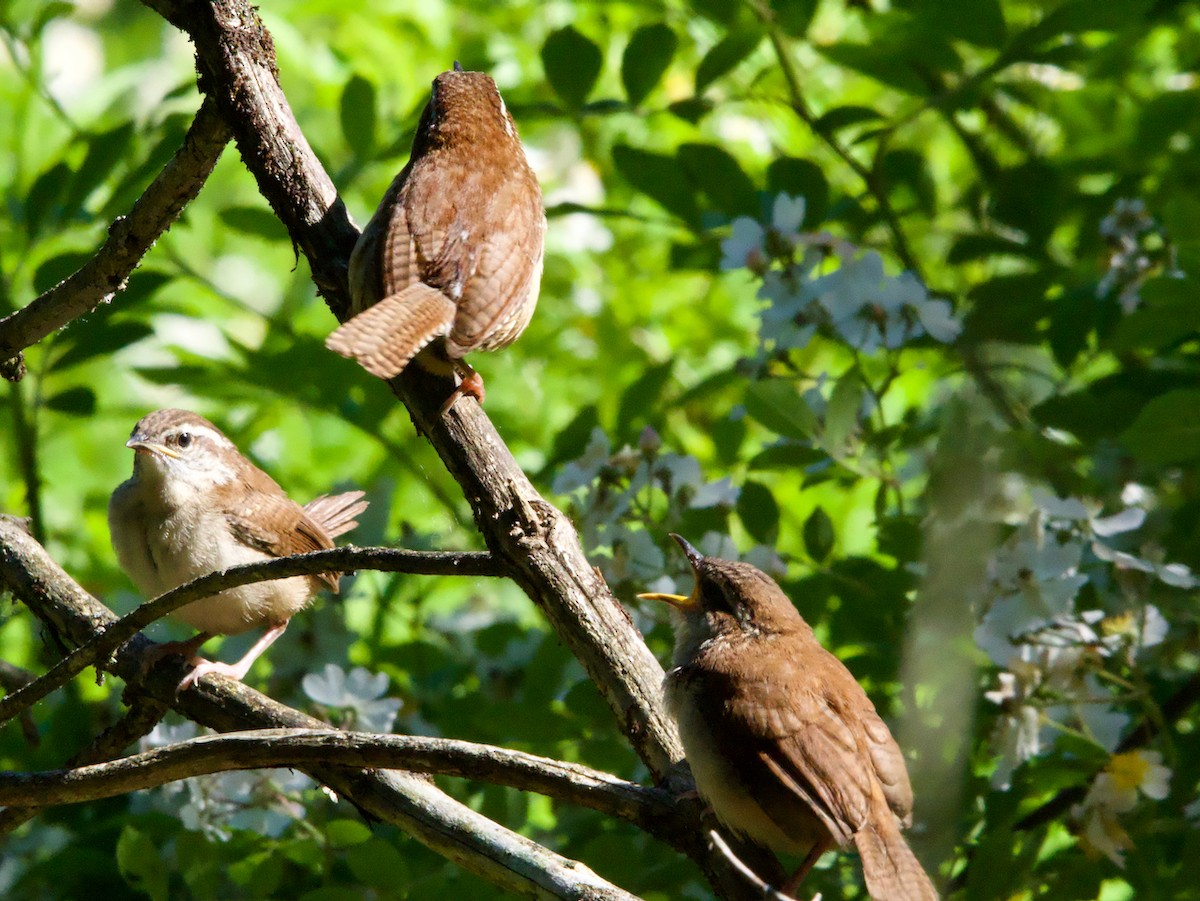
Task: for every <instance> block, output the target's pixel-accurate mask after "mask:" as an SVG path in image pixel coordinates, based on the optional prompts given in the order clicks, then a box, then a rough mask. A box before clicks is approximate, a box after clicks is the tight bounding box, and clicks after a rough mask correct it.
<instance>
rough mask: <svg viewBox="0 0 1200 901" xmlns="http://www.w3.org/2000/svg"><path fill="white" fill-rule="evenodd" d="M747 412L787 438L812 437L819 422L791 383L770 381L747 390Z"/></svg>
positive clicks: (753, 385)
mask: <svg viewBox="0 0 1200 901" xmlns="http://www.w3.org/2000/svg"><path fill="white" fill-rule="evenodd" d="M746 412H747V413H749V414H750V416H751V417H753V418H754V419H756V420H757V421H758V422H760V423H762V424H763V425H765V426H766V427H767V428H769V429H771V430H772V431H774V432H777V433H779V434H780V435H783V436H784V437H785V438H796V439H807V438H811V437H812V435H813V433H814V432H815V431H816V428H817V419H816V417H815V416H814V415H813V412H812V410H810V409H809V407H808V404H806V403H805V402H804V398H802V397H801V396H800V395H799V393H797V391H796V387H795V386H794V385H793V384H791V383H790V382H784V381H780V380H779V379H770V380H768V381H765V382H754V383H753V384H751V385H750V386H749V387H748V388H747V389H746Z"/></svg>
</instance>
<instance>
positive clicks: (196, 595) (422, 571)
mask: <svg viewBox="0 0 1200 901" xmlns="http://www.w3.org/2000/svg"><path fill="white" fill-rule="evenodd" d="M359 569H371V570H378V571H380V572H402V573H411V574H414V575H435V576H447V575H450V576H501V575H503V572H502V568H501V566H500V564H499V563H498V562H497V561H496V559H495V558H494V557H492V555H491V554H487V553H484V552H480V551H474V552H472V551H464V552H461V553H448V552H443V551H406V550H398V549H396V548H384V547H375V548H356V547H339V548H333V549H332V550H327V551H313V552H311V553H308V554H297V555H295V556H292V557H278V558H276V559H274V560H264V561H263V562H261V563H246V564H243V565H241V566H233V567H230V568H229V569H224V570H218V571H217V572H214V573H209V574H208V575H206V576H201V577H200V578H199V579H193V580H192V581H191V582H186V583H184V584H183V585H180V586H179V587H178V588H174V589H172V590H171V591H168V592H167V593H166V594H163V595H160V596H159V597H157V598H155V599H154V600H151V601H147V602H146V603H144V604H142V605H141V606H140V607H138V608H137V609H135V610H133V611H132V612H130V613H127V614H126V615H125V616H123V617H121V619H119V620H118V621H117V622H115V623H113V624H112V625H111V626H109V627H108V628H107V629H105V630H104V631H103V632H102V633H100V634H99V635H97V636H96V637H95V638H93V639H92V640H91V641H89V642H87V643H86V644H84V645H81V646H80V647H78V648H76V649H75V650H74V651H72V652H71V653H70V654H68V655H67V656H66V657H64V658H63V659H62V660H60V661H59V662H58V663H56V664H55V665H54V666H53V667H52V668H51V669H50V670H49V671H47V672H46V673H45V675H43V676H41V677H40V678H38V679H37V680H36V681H34V682H31V683H29V684H28V685H25V686H23V687H22V688H20V689H19V690H18V691H16V692H14V693H12V694H10V695H8V696H7V697H5V698H4V699H3V700H0V724H2V723H5V722H7V721H8V720H10V719H12V718H13V717H14V716H16V715H17V714H18V713H20V712H21V711H23V710H26V709H28V708H29V707H30V706H31V705H33V704H36V703H37V702H38V701H40V700H41V699H42V698H44V697H46V695H48V694H50V692H52V691H54V690H55V689H56V688H59V687H60V686H62V685H65V684H66V683H67V682H69V681H70V680H71V679H73V678H75V676H76V675H77V674H78V673H80V672H82V671H83V670H84V669H85V668H87V667H88V666H90V665H91V664H93V663H101V664H102V663H103V661H104V660H106V659H108V657H110V656H111V655H112V653H113V652H114V651H115V650H116V649H117V648H118V647H120V646H121V645H122V644H124V643H125V642H126V641H128V640H129V639H130V638H132V637H133V636H134V635H136V634H137V633H138V632H140V631H141V630H142V629H144V628H146V626H148V625H150V623H152V622H155V621H156V620H158V619H161V618H162V617H164V616H166V615H167V614H169V613H171V612H172V611H174V610H178V609H179V608H180V607H184V606H186V605H188V604H190V603H191V602H192V601H197V600H200V599H201V598H206V597H211V596H212V595H214V594H217V593H219V592H221V591H224V590H225V589H227V588H237V587H238V586H240V585H249V584H251V583H253V582H266V581H270V580H273V579H283V578H288V577H290V576H306V575H319V574H321V573H326V572H340V573H348V572H354V571H355V570H359Z"/></svg>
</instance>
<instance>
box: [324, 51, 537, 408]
mask: <svg viewBox="0 0 1200 901" xmlns="http://www.w3.org/2000/svg"><path fill="white" fill-rule="evenodd" d="M545 233H546V214H545V212H544V210H543V209H542V192H541V189H540V188H539V187H538V182H537V178H536V177H535V176H534V174H533V170H532V169H530V168H529V162H528V160H526V158H525V150H524V148H523V147H522V146H521V140H520V138H519V137H518V136H517V128H516V125H514V124H513V120H512V116H510V115H509V113H508V109H507V108H506V107H505V105H504V101H503V99H501V97H500V92H499V90H497V88H496V83H495V82H494V81H492V79H491V78H490V77H488V76H487V75H485V74H484V73H482V72H464V71H462V69H461V68H460V67H459V66H458V64H457V63H455V67H454V70H453V71H451V72H443V73H442V74H441V75H439V76H438V77H437V78H436V79H434V82H433V93H432V96H431V97H430V99H429V103H428V105H426V107H425V110H424V112H423V113H422V114H421V121H420V124H419V125H418V126H417V133H416V136H415V137H414V138H413V146H412V155H411V157H410V158H409V161H408V165H406V166H405V167H404V169H403V170H401V172H400V174H399V175H397V176H396V178H395V180H394V181H393V182H392V184H391V187H389V188H388V191H387V193H386V194H385V195H384V197H383V200H382V201H381V202H380V204H379V208H378V209H377V210H376V211H375V215H374V216H372V217H371V221H370V222H369V223H368V224H367V227H366V229H365V230H364V231H363V233H362V236H361V237H360V238H359V240H358V243H357V244H356V245H355V247H354V252H353V254H351V256H350V294H351V301H352V312H353V313H355V314H356V315H354V317H353V318H351V319H350V320H348V321H347V322H346V323H344V324H343V325H342V326H341V327H340V328H338V329H337V331H335V332H334V333H333V334H332V335H330V336H329V338H328V339H327V340H326V342H325V343H326V346H328V347H329V348H330V349H331V350H334V351H336V352H337V353H339V354H342V355H343V356H346V357H351V358H353V359H355V360H357V361H358V362H359V363H360V364H361V365H362V366H363V368H364V369H366V370H367V371H368V372H370V373H371V374H372V375H376V376H378V377H380V378H391V377H393V376H395V375H398V374H399V373H400V372H401V370H403V369H404V367H405V366H407V365H408V363H409V361H410V360H412V359H413V358H414V357H418V355H420V356H419V357H418V363H420V364H421V365H423V366H424V367H426V368H427V369H431V370H434V371H442V372H450V371H454V372H457V373H458V375H459V377H460V378H461V383H460V385H459V387H458V388H457V389H456V390H455V391H454V393H453V394H451V396H450V398H449V399H448V400H447V401H446V404H445V406H444V407H443V409H448V408H449V407H450V406H451V405H452V404H453V402H454V401H455V400H456V399H457V398H458V396H459V395H460V394H472V395H474V396H475V397H476V398H477V399H478V400H479V401H480V402H482V401H483V379H482V378H481V377H480V376H479V374H478V373H477V372H475V370H474V369H472V368H471V367H470V366H469V365H468V364H467V363H466V361H465V360H464V359H463V357H464V356H465V355H466V354H468V353H470V352H471V351H474V350H494V349H496V348H500V347H506V346H507V345H509V344H511V343H512V342H513V341H515V340H516V339H517V337H518V336H519V335H520V334H521V332H522V331H524V330H525V326H526V325H528V324H529V320H530V318H531V317H532V316H533V310H534V307H535V306H536V305H537V298H538V289H539V287H540V283H541V278H542V255H543V245H544V239H545Z"/></svg>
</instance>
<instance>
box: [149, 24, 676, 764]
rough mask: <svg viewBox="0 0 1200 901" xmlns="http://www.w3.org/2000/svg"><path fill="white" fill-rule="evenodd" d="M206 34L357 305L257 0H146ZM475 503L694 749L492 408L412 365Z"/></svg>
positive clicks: (593, 654)
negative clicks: (457, 395) (446, 405)
mask: <svg viewBox="0 0 1200 901" xmlns="http://www.w3.org/2000/svg"><path fill="white" fill-rule="evenodd" d="M143 2H144V3H145V4H146V5H147V6H149V7H150V8H151V9H154V10H156V11H158V12H159V13H161V14H162V15H163V16H164V17H165V18H166V19H167V20H168V21H170V22H171V23H172V24H173V25H175V26H176V27H178V28H180V29H182V30H183V31H185V32H186V33H187V34H188V35H189V36H190V37H191V38H192V40H193V42H194V43H195V45H196V68H197V71H198V72H199V76H200V89H201V90H202V91H204V92H205V93H206V94H209V95H211V96H212V97H213V98H214V99H215V100H216V103H217V109H218V110H220V112H221V115H222V116H224V117H225V119H226V121H227V122H228V123H229V126H230V128H232V129H233V133H234V136H235V138H236V140H237V145H238V149H239V151H240V152H241V155H242V160H243V162H244V163H245V164H246V167H247V168H248V169H249V170H250V172H251V173H252V174H253V175H254V177H255V179H256V180H257V182H258V187H259V190H260V191H261V192H262V194H263V196H264V197H266V199H267V201H268V202H269V203H270V204H271V207H272V209H274V210H275V213H276V214H277V215H278V216H279V218H280V220H281V221H282V222H283V224H284V226H285V227H286V228H287V230H288V234H289V235H291V238H292V241H293V242H294V243H295V244H296V245H297V246H298V247H299V248H300V250H301V251H302V252H303V253H304V255H305V256H306V257H307V258H308V262H309V266H310V267H311V268H312V273H313V281H314V282H316V284H317V287H318V289H319V290H320V291H321V293H322V295H323V296H324V297H325V299H326V301H327V302H328V304H329V306H330V308H331V309H332V310H333V312H334V313H335V315H337V316H338V317H339V318H341V317H344V316H345V314H346V312H347V310H348V309H349V294H348V293H347V292H348V289H347V283H346V267H347V263H348V261H349V258H350V251H351V250H352V249H353V247H354V242H355V241H356V240H357V238H358V231H357V229H355V228H354V225H353V223H351V221H350V219H349V217H348V216H347V215H346V210H345V207H344V205H343V204H342V202H341V200H340V199H339V198H338V197H337V192H336V190H335V189H334V187H333V183H332V182H331V181H330V179H329V176H328V175H327V174H326V172H325V170H324V168H323V167H322V166H321V164H320V161H319V160H318V159H317V158H316V156H315V155H314V154H313V152H312V149H311V148H310V147H309V145H308V142H307V140H305V138H304V135H303V133H302V132H301V130H300V126H299V125H298V124H297V123H296V120H295V117H294V116H293V115H292V111H291V108H290V107H289V106H288V102H287V98H286V97H285V96H284V95H283V91H282V89H281V88H280V86H279V80H278V73H277V70H276V65H275V54H274V46H273V43H272V41H271V36H270V34H269V33H268V32H267V30H266V29H265V28H264V27H263V25H262V22H261V21H260V20H259V18H258V16H257V14H256V13H255V12H254V10H253V8H252V7H251V6H250V5H249V4H248V3H247V2H245V0H215V2H209V0H143ZM391 385H392V390H393V391H394V392H395V393H396V394H397V396H398V397H399V398H400V399H401V400H402V401H404V403H405V404H406V405H407V406H408V408H409V411H410V413H411V414H412V417H413V421H414V423H415V424H416V426H417V428H418V429H419V430H420V431H421V432H422V433H423V434H425V436H426V437H427V438H428V439H429V441H430V442H431V443H432V444H433V446H434V448H435V449H436V450H437V452H438V454H439V455H440V456H441V458H442V462H443V463H445V464H446V466H447V468H448V469H449V470H450V472H451V474H452V475H453V476H454V477H455V479H457V480H458V483H459V485H460V486H461V487H462V489H463V493H464V494H465V495H466V497H467V499H468V501H469V502H470V503H471V507H472V511H473V513H474V515H475V521H476V524H477V525H478V527H479V529H480V531H481V532H482V533H483V536H484V538H485V540H486V541H487V544H488V547H489V548H490V549H491V551H492V553H493V554H495V555H496V556H497V557H498V558H500V559H502V560H504V561H505V562H506V563H507V564H509V565H511V567H512V577H513V578H514V579H515V580H516V581H517V582H518V583H519V584H520V585H521V587H522V588H524V589H525V591H526V593H528V594H529V596H530V598H531V599H532V600H533V601H534V603H536V604H538V606H540V607H541V608H542V610H543V611H544V612H545V613H546V616H547V618H548V619H549V620H550V623H551V625H552V626H553V627H554V629H555V631H556V632H557V633H558V635H559V637H560V638H561V639H562V641H563V643H564V644H566V645H567V647H568V648H570V649H571V651H572V653H574V654H575V655H576V656H577V657H578V658H579V659H580V661H581V662H582V663H583V665H584V668H585V669H586V670H587V672H588V675H589V676H590V677H591V678H592V680H593V681H594V682H595V683H596V685H597V686H598V688H599V690H600V693H601V695H603V697H604V698H605V700H606V701H607V702H608V704H609V706H610V707H611V708H612V710H613V712H614V713H615V714H616V716H617V722H618V724H619V725H620V728H621V729H622V731H623V732H624V733H625V735H626V736H627V737H628V739H629V741H630V742H631V744H632V745H633V748H634V750H635V751H637V753H638V755H639V756H640V757H641V758H642V760H643V761H644V762H645V763H646V765H647V766H648V767H649V768H650V771H651V772H652V773H654V774H655V776H657V777H663V776H665V775H666V774H667V773H669V772H670V771H671V770H672V768H673V767H674V765H675V764H676V763H678V762H679V761H680V760H681V759H682V757H683V751H682V748H681V747H680V745H679V738H678V735H677V733H676V731H675V726H674V723H672V722H671V721H670V718H669V717H668V716H667V714H666V712H665V710H664V709H663V706H662V690H661V684H662V676H663V673H662V667H661V666H660V664H659V663H658V661H657V660H656V659H655V658H654V656H653V655H652V654H651V653H650V651H649V649H648V648H647V647H646V644H645V642H644V641H643V640H642V636H641V634H640V633H639V632H638V631H637V629H636V628H634V626H633V623H632V621H631V620H630V618H629V616H628V614H627V613H626V612H625V611H624V609H623V608H622V607H621V606H620V604H618V603H617V601H616V599H615V598H614V597H613V595H612V593H611V592H610V591H609V590H608V587H607V586H606V585H605V583H604V580H603V579H602V578H600V577H599V576H598V575H597V574H596V572H595V570H594V569H593V568H592V566H591V564H589V563H588V561H587V558H586V557H585V556H584V554H583V549H582V548H581V547H580V545H579V539H578V536H577V535H576V533H575V529H574V527H573V526H572V525H571V523H570V521H569V520H568V519H567V518H566V517H565V516H564V515H563V514H562V513H561V512H560V511H558V510H557V509H555V508H554V507H553V506H551V505H550V504H547V503H546V502H545V501H544V500H542V498H541V497H540V496H539V495H538V493H537V491H535V490H534V488H533V486H532V485H531V484H530V482H529V480H528V478H526V476H525V473H524V472H523V471H522V470H521V468H520V467H519V466H518V465H517V463H516V461H515V460H514V459H513V457H512V454H511V453H510V452H509V450H508V448H507V446H506V445H505V444H504V441H503V440H502V439H501V438H500V435H499V434H498V433H497V432H496V429H495V427H494V426H493V425H492V423H491V420H489V419H488V417H487V415H486V414H484V412H483V411H482V409H481V408H480V407H479V406H478V405H476V404H473V403H470V402H466V403H459V404H457V405H456V406H455V407H454V408H453V410H452V411H451V412H450V413H449V414H448V415H447V416H445V417H441V416H440V415H439V408H440V406H441V401H442V400H444V399H445V398H446V396H447V395H448V394H449V393H450V389H449V388H447V387H446V383H445V381H444V380H443V379H440V378H438V377H437V376H433V375H430V374H429V373H426V372H424V371H423V370H421V369H420V368H419V367H416V366H410V367H409V368H408V369H407V370H406V371H405V372H404V374H402V375H401V376H400V377H399V378H398V379H394V380H393V381H392V383H391Z"/></svg>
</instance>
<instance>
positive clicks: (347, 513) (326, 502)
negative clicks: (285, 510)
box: [304, 491, 367, 538]
mask: <svg viewBox="0 0 1200 901" xmlns="http://www.w3.org/2000/svg"><path fill="white" fill-rule="evenodd" d="M363 496H364V495H363V492H361V491H347V492H346V493H345V494H322V495H321V496H320V497H314V498H313V499H312V500H311V501H309V502H308V503H307V504H305V505H304V512H305V513H307V514H308V516H309V518H310V519H311V520H312V521H313V522H315V523H317V524H318V525H320V527H321V528H322V529H324V530H325V534H326V535H328V536H329V537H330V538H337V537H338V536H339V535H343V534H345V533H346V532H349V531H350V530H351V529H353V528H354V527H355V526H357V525H358V520H357V519H356V518H355V517H357V516H358V515H359V514H360V513H362V512H363V511H364V510H366V509H367V501H364V500H363Z"/></svg>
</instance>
